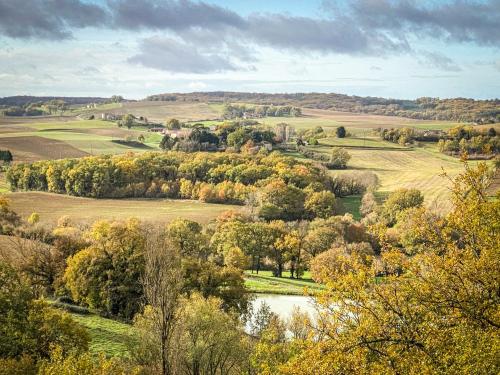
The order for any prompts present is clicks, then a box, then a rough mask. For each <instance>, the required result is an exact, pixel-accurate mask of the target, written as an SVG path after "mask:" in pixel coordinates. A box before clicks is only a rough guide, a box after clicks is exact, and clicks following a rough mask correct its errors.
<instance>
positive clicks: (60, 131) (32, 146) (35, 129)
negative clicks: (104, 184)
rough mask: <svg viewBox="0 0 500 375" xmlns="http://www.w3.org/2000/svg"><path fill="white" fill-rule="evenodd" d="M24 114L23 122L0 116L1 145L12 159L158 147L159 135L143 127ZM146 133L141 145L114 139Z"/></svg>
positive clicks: (37, 158) (80, 154)
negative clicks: (132, 127)
mask: <svg viewBox="0 0 500 375" xmlns="http://www.w3.org/2000/svg"><path fill="white" fill-rule="evenodd" d="M56 119H57V118H56V117H52V118H43V119H41V118H39V119H38V121H39V122H35V121H32V119H28V118H26V122H19V120H18V119H14V120H13V122H9V121H10V118H9V119H5V118H3V119H2V120H3V122H0V149H9V150H10V151H11V152H12V154H13V156H14V161H16V162H19V161H30V162H31V161H36V160H44V159H61V158H73V157H82V156H86V155H101V154H120V153H125V152H130V151H133V152H143V151H151V150H155V149H158V144H159V142H160V140H161V136H160V135H158V134H153V133H148V132H147V131H146V129H140V130H137V129H127V128H119V127H118V126H117V125H116V123H114V122H109V121H101V120H79V119H76V118H67V117H62V118H59V121H56ZM141 134H142V135H143V136H144V137H145V142H144V144H143V145H139V144H138V143H137V144H134V145H130V146H129V145H124V144H119V143H117V141H124V140H127V139H130V140H137V138H138V137H139V135H141Z"/></svg>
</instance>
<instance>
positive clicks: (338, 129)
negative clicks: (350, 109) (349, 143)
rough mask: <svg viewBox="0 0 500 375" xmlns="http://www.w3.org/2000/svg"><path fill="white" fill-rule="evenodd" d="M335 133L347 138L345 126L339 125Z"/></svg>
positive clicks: (338, 136) (339, 136)
mask: <svg viewBox="0 0 500 375" xmlns="http://www.w3.org/2000/svg"><path fill="white" fill-rule="evenodd" d="M335 133H336V134H337V138H345V135H346V131H345V128H344V127H343V126H339V127H338V128H337V130H335Z"/></svg>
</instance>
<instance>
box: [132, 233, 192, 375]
mask: <svg viewBox="0 0 500 375" xmlns="http://www.w3.org/2000/svg"><path fill="white" fill-rule="evenodd" d="M144 260H145V265H144V275H143V276H142V278H141V284H142V286H143V290H144V296H145V299H146V301H147V303H148V304H149V306H151V310H150V318H151V328H152V329H153V330H154V331H153V335H154V336H156V337H157V340H158V342H159V343H160V356H161V373H162V374H163V375H168V374H172V373H173V371H172V360H173V359H172V353H173V347H174V346H176V344H177V343H175V342H174V341H173V335H174V330H175V328H176V325H177V324H178V316H177V308H178V306H177V305H178V300H179V298H180V294H181V290H182V269H181V257H180V252H179V248H176V246H173V245H172V243H170V242H169V241H168V240H167V237H166V235H165V233H163V232H161V231H159V230H154V231H150V232H149V233H148V235H147V240H146V246H145V251H144Z"/></svg>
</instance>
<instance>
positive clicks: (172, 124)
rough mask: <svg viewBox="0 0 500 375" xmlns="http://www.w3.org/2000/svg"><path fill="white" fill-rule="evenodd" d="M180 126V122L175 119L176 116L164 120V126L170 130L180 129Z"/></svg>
mask: <svg viewBox="0 0 500 375" xmlns="http://www.w3.org/2000/svg"><path fill="white" fill-rule="evenodd" d="M181 126H182V124H181V122H180V121H179V120H177V119H176V118H171V119H168V120H167V121H166V127H167V129H170V130H177V129H180V128H181Z"/></svg>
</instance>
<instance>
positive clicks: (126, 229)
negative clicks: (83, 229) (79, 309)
mask: <svg viewBox="0 0 500 375" xmlns="http://www.w3.org/2000/svg"><path fill="white" fill-rule="evenodd" d="M89 234H90V237H91V239H92V244H91V245H90V246H89V247H87V248H86V249H83V250H81V251H79V252H77V253H76V254H75V255H73V256H72V257H70V258H69V259H68V261H67V264H68V267H67V269H66V271H65V275H64V279H65V282H66V286H67V288H68V289H69V290H70V292H71V295H72V297H73V299H74V300H75V301H78V302H80V303H82V304H84V305H87V306H90V307H92V308H95V309H99V310H101V311H104V312H106V313H108V314H111V315H115V316H120V317H123V318H126V319H131V318H132V317H133V316H134V314H135V313H136V312H137V311H138V310H139V308H140V298H141V297H142V295H143V290H142V286H141V284H140V277H141V275H142V272H143V268H144V257H143V251H144V241H145V238H144V235H143V230H142V227H141V225H140V223H139V222H138V221H137V220H134V219H129V220H128V221H127V222H125V223H119V222H114V223H110V222H107V221H99V222H96V223H94V225H93V226H92V229H91V231H90V233H89Z"/></svg>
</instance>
